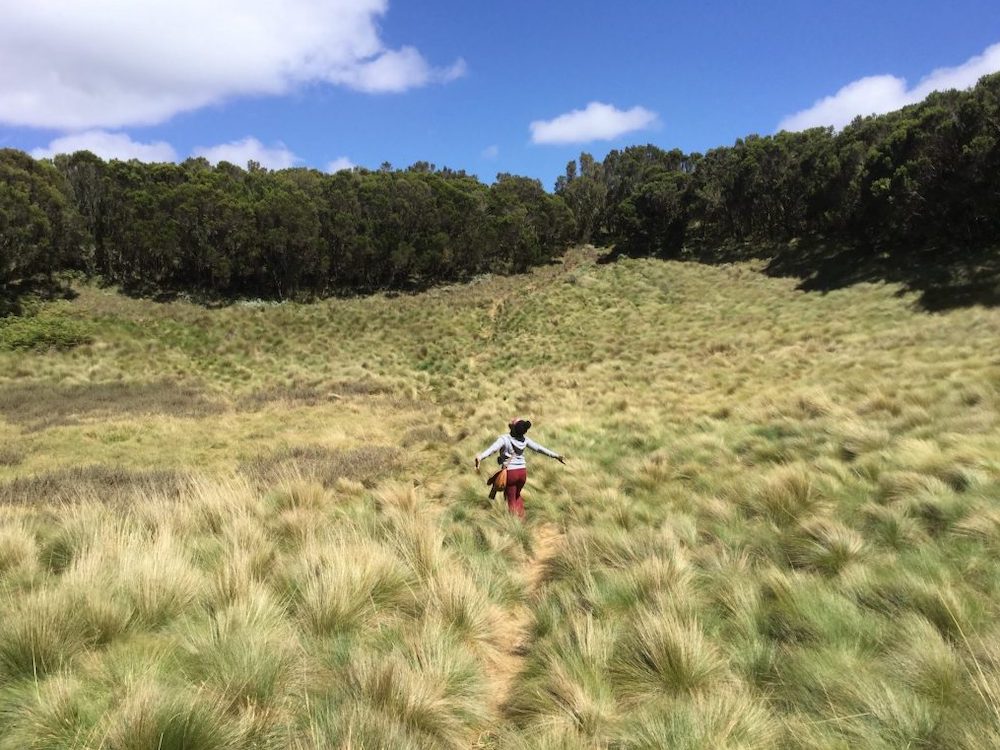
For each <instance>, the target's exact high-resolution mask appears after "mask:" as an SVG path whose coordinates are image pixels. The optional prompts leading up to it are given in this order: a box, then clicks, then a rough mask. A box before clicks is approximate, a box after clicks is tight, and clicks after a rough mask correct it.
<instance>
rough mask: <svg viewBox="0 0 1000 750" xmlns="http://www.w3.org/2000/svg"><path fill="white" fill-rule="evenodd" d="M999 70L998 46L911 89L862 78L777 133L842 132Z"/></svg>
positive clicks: (886, 78)
mask: <svg viewBox="0 0 1000 750" xmlns="http://www.w3.org/2000/svg"><path fill="white" fill-rule="evenodd" d="M998 70H1000V44H994V45H993V46H991V47H987V48H986V50H985V51H984V52H983V54H981V55H976V56H975V57H973V58H970V59H969V60H967V61H965V62H964V63H962V64H961V65H957V66H955V67H953V68H938V69H937V70H935V71H933V72H931V73H930V74H929V75H927V76H925V77H924V78H922V79H921V80H920V82H919V83H917V85H916V86H913V87H912V88H909V87H907V84H906V80H905V79H904V78H899V77H898V76H892V75H879V76H869V77H867V78H861V79H859V80H857V81H854V82H852V83H849V84H847V85H846V86H844V87H843V88H842V89H840V90H839V91H838V92H837V93H836V94H834V95H833V96H827V97H824V98H823V99H820V100H819V101H817V102H816V103H815V104H813V106H811V107H809V108H808V109H804V110H802V111H801V112H796V113H795V114H793V115H789V116H788V117H786V118H784V119H783V120H782V121H781V122H780V123H779V124H778V130H805V129H806V128H812V127H817V126H825V125H832V126H833V127H835V128H842V127H844V126H845V125H847V124H848V123H850V122H851V120H853V119H854V118H855V117H857V116H858V115H873V114H879V115H880V114H884V113H886V112H892V111H893V110H896V109H899V108H900V107H905V106H906V105H907V104H913V103H915V102H919V101H921V100H922V99H924V98H926V97H927V95H928V94H930V93H931V92H932V91H947V90H949V89H967V88H969V87H970V86H973V85H975V83H976V81H978V80H979V79H980V78H982V77H983V76H984V75H988V74H990V73H995V72H997V71H998Z"/></svg>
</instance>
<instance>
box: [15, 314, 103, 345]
mask: <svg viewBox="0 0 1000 750" xmlns="http://www.w3.org/2000/svg"><path fill="white" fill-rule="evenodd" d="M92 340H93V337H92V335H91V333H90V330H89V329H88V327H87V326H86V325H85V324H84V323H83V322H81V321H78V320H72V319H71V318H66V317H62V316H52V315H45V316H41V315H40V316H33V317H16V318H0V351H4V350H6V351H30V350H43V349H72V348H73V347H74V346H79V345H81V344H89V343H90V342H91V341H92Z"/></svg>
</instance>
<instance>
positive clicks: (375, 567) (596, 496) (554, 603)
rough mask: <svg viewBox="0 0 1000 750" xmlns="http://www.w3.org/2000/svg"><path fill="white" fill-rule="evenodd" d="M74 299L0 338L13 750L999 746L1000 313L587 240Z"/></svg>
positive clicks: (1, 645)
mask: <svg viewBox="0 0 1000 750" xmlns="http://www.w3.org/2000/svg"><path fill="white" fill-rule="evenodd" d="M78 291H79V295H78V296H77V297H76V298H75V299H74V300H73V301H72V302H59V303H51V304H42V305H39V306H37V309H34V308H33V316H34V317H32V318H31V319H24V320H31V321H38V320H49V319H59V320H62V321H65V322H66V323H67V324H69V325H70V326H73V327H76V328H75V330H80V331H86V332H87V337H86V338H85V339H81V340H80V341H77V342H75V345H74V346H73V347H70V348H59V347H57V346H41V347H31V348H18V349H17V350H11V349H9V348H7V349H4V347H0V420H2V421H0V430H2V431H3V438H4V439H3V445H2V446H0V748H22V747H37V748H133V747H135V748H138V747H164V748H167V747H177V748H181V747H184V748H219V747H221V748H286V747H291V748H299V749H301V750H305V749H307V748H316V749H318V748H329V747H335V748H344V749H345V750H346V749H348V748H354V749H357V748H404V749H405V748H428V749H430V748H473V747H478V748H493V749H496V748H552V749H555V748H561V749H563V748H608V750H633V749H634V750H639V749H643V750H645V749H647V748H648V749H650V750H652V748H664V747H670V748H674V747H676V748H703V749H705V750H708V749H709V748H712V749H714V748H760V749H761V750H764V749H765V748H788V749H791V748H817V749H819V748H851V750H855V748H907V747H911V748H917V747H926V748H934V747H941V748H944V747H947V748H968V749H969V750H979V749H980V748H992V747H996V746H998V744H1000V648H998V646H997V644H998V643H1000V605H998V604H997V602H1000V511H998V508H997V501H998V499H1000V363H998V360H997V359H996V356H995V354H994V352H996V351H1000V311H997V310H992V309H984V308H975V307H972V308H965V309H959V310H954V311H950V312H947V313H940V314H933V315H931V314H926V313H923V312H919V311H918V310H917V308H916V307H915V306H914V305H913V301H912V298H910V297H907V296H905V295H901V294H899V292H898V289H897V288H895V287H892V286H886V285H858V286H855V287H851V288H848V289H843V290H839V291H835V292H831V293H828V294H825V295H820V294H805V293H802V292H799V291H796V290H795V289H794V282H792V281H791V280H781V279H773V278H768V277H766V276H764V275H761V274H759V273H757V272H756V271H755V269H754V268H753V267H752V266H750V265H734V266H717V267H706V266H698V265H693V264H679V263H663V262H657V261H652V260H642V261H633V260H623V261H619V262H617V263H614V264H608V265H602V264H599V263H597V262H596V257H595V254H594V253H593V252H591V251H588V250H579V251H574V252H572V253H570V254H569V255H568V256H567V257H566V259H565V260H564V262H563V263H562V264H556V265H553V266H549V267H546V268H543V269H539V270H537V271H535V272H533V273H532V274H530V275H527V276H521V277H511V278H482V279H479V280H477V281H475V282H473V283H472V284H469V285H465V286H455V287H446V288H440V289H435V290H432V291H429V292H426V293H422V294H419V295H399V296H393V297H388V296H372V297H364V298H352V299H339V300H328V301H325V302H320V303H316V304H311V305H300V304H294V303H287V304H280V305H279V304H268V305H257V304H249V303H247V304H236V305H232V306H230V307H226V308H222V309H214V310H210V309H205V308H201V307H197V306H194V305H190V304H187V303H183V302H172V303H167V304H160V303H153V302H149V301H143V300H136V299H130V298H127V297H123V296H119V295H116V294H115V293H114V292H113V291H110V290H102V289H96V288H92V287H81V288H80V289H79V290H78ZM21 325H24V326H28V327H30V326H34V325H36V323H35V322H27V323H26V322H23V321H20V320H15V321H7V322H6V323H5V326H8V327H10V326H14V327H15V328H16V327H17V326H21ZM515 351H516V355H515V353H514V352H515ZM515 362H516V365H517V366H516V367H515V366H513V365H514V363H515ZM515 414H525V415H528V416H530V417H531V418H532V420H533V421H534V422H535V427H534V428H533V429H532V433H531V434H532V436H533V437H535V438H536V439H537V440H539V441H540V442H542V443H544V444H546V445H548V446H550V447H552V448H554V449H556V450H558V451H560V452H562V453H565V454H566V455H568V456H569V458H570V461H569V463H568V464H567V466H565V467H563V466H560V465H558V464H556V463H555V462H551V461H546V460H545V459H544V458H541V457H536V458H534V459H531V460H530V477H529V482H528V488H527V492H526V494H527V508H528V517H529V518H528V523H527V525H522V524H520V523H518V522H517V521H516V520H514V519H512V518H511V517H510V516H508V515H507V514H506V513H505V512H504V510H503V508H502V507H501V506H500V505H499V504H496V503H494V504H491V503H490V502H489V500H488V499H487V498H486V496H485V488H484V487H483V484H482V480H481V479H480V478H478V477H476V476H475V475H474V474H473V473H472V471H471V459H472V455H473V454H474V452H476V451H478V450H481V449H482V447H484V446H485V445H487V444H488V443H489V442H490V441H491V440H492V439H493V438H494V437H495V434H496V433H497V432H499V431H500V430H501V429H502V426H503V425H504V424H505V423H506V421H507V419H509V418H510V417H511V416H513V415H515Z"/></svg>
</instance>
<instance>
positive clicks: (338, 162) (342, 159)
mask: <svg viewBox="0 0 1000 750" xmlns="http://www.w3.org/2000/svg"><path fill="white" fill-rule="evenodd" d="M356 166H358V165H357V164H355V163H354V162H353V161H351V160H350V159H348V158H347V157H346V156H338V157H337V158H336V159H334V160H333V161H331V162H330V163H329V164H327V165H326V171H327V172H329V173H330V174H334V173H335V172H340V171H342V170H344V169H354V168H355V167H356Z"/></svg>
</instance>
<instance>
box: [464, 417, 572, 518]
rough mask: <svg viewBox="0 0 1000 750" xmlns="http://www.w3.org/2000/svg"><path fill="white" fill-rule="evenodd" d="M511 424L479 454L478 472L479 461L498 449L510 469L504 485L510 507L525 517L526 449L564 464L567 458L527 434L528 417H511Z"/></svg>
mask: <svg viewBox="0 0 1000 750" xmlns="http://www.w3.org/2000/svg"><path fill="white" fill-rule="evenodd" d="M509 426H510V433H509V434H507V435H501V436H500V437H498V438H497V439H496V440H495V441H494V443H493V445H491V446H490V447H489V448H487V449H486V450H484V451H483V452H482V453H480V454H479V455H478V456H476V471H477V472H478V471H479V464H480V463H482V462H483V461H484V460H485V459H487V458H489V457H490V456H492V455H493V454H494V453H496V452H497V451H499V452H500V456H499V458H498V459H497V460H498V462H499V463H500V465H501V466H506V468H507V486H506V487H505V488H504V492H505V494H506V496H507V510H509V511H510V512H511V513H513V514H515V515H516V516H517V517H518V518H520V519H522V520H523V519H524V498H523V497H522V496H521V490H523V489H524V484H525V482H527V481H528V464H527V462H526V461H525V460H524V451H525V449H529V448H530V449H531V450H533V451H535V452H536V453H541V454H542V455H543V456H548V457H549V458H554V459H555V460H556V461H558V462H559V463H561V464H565V463H566V459H565V458H564V457H563V456H561V455H559V454H558V453H556V452H555V451H551V450H549V449H548V448H546V447H545V446H544V445H539V444H538V443H536V442H535V441H534V440H532V439H531V438H529V437H527V436H526V434H525V433H527V432H528V428H530V427H531V422H530V421H529V420H527V419H520V418H518V419H512V420H510V425H509Z"/></svg>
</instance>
